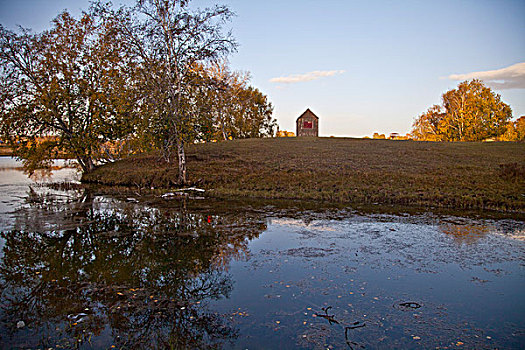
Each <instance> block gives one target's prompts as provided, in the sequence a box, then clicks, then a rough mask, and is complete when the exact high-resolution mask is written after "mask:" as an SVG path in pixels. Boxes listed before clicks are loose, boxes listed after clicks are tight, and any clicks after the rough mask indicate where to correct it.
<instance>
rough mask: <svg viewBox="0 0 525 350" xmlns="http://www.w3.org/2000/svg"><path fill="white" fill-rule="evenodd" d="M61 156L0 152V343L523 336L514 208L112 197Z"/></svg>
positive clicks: (314, 345) (144, 344)
mask: <svg viewBox="0 0 525 350" xmlns="http://www.w3.org/2000/svg"><path fill="white" fill-rule="evenodd" d="M61 166H62V164H60V163H57V168H56V169H55V171H54V172H53V175H51V176H47V177H46V176H40V177H39V178H37V179H30V178H27V176H26V175H25V174H24V173H23V172H21V171H20V169H19V164H18V163H16V162H14V161H12V160H8V159H4V158H0V186H1V188H2V192H1V194H0V198H1V200H0V202H1V207H0V210H1V213H2V214H1V216H2V217H1V222H0V225H1V226H0V227H1V237H0V245H1V246H2V248H1V261H0V292H1V296H0V306H1V309H0V348H15V349H16V348H23V349H31V348H46V349H47V348H63V349H71V348H79V349H107V348H117V349H137V348H139V349H140V348H143V349H151V348H161V349H163V348H176V349H186V348H187V349H194V348H200V349H207V348H224V349H391V348H398V349H428V348H438V349H445V348H448V349H451V348H455V349H459V348H463V349H494V348H499V349H502V348H506V349H520V348H524V347H525V298H524V297H523V295H524V291H525V270H524V266H525V265H524V263H525V222H523V221H522V220H518V219H516V218H514V219H513V218H509V217H507V218H495V217H493V218H487V217H485V218H483V217H481V218H480V217H479V216H478V217H476V216H469V217H464V216H459V215H457V214H454V215H453V214H446V213H431V212H425V211H414V210H408V209H399V208H379V207H378V208H376V209H373V210H369V209H366V210H365V209H355V208H348V207H322V206H319V205H317V204H316V203H307V202H283V201H281V202H275V201H274V202H268V201H267V202H261V201H243V200H230V201H219V200H212V199H203V198H199V197H197V198H185V199H180V198H175V197H161V196H154V195H145V194H141V193H138V192H137V193H134V194H130V193H129V192H128V193H126V194H119V193H118V191H117V190H116V193H114V194H112V195H111V196H109V195H101V194H97V193H96V192H93V191H89V190H86V189H83V188H81V187H80V186H74V185H68V184H67V183H68V182H71V181H73V183H74V182H75V181H76V180H78V174H77V173H76V171H75V170H74V169H72V168H62V167H61ZM41 175H45V174H41ZM50 183H54V184H53V185H49V184H50ZM46 184H48V185H46Z"/></svg>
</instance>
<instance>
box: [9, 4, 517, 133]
mask: <svg viewBox="0 0 525 350" xmlns="http://www.w3.org/2000/svg"><path fill="white" fill-rule="evenodd" d="M114 3H117V4H118V3H119V0H115V1H114ZM214 3H219V4H226V5H228V6H229V7H230V8H231V9H232V10H233V11H235V12H236V13H237V17H235V18H234V19H233V21H232V22H231V23H230V24H229V25H228V28H231V29H232V30H233V34H234V36H235V37H236V39H237V41H238V42H239V44H240V46H239V50H238V52H237V53H235V54H233V55H232V56H231V57H230V62H231V65H232V67H233V69H235V70H243V71H249V72H251V75H252V84H253V85H255V86H256V87H258V88H259V89H260V90H262V91H263V92H264V93H265V94H266V95H268V97H269V99H270V100H271V102H272V103H273V105H274V107H275V111H274V117H275V118H277V120H278V122H279V125H280V127H281V129H285V130H294V129H295V119H296V118H297V117H298V116H299V115H300V114H301V113H302V112H304V110H305V109H306V108H310V109H312V111H314V113H316V114H317V115H318V116H319V117H320V134H321V135H322V136H331V135H333V136H365V135H372V133H374V132H380V133H390V132H399V133H402V134H404V133H407V132H409V131H410V129H411V125H412V122H413V120H414V118H415V117H417V116H418V115H419V114H420V113H422V112H424V111H425V110H426V109H427V108H428V107H430V106H431V105H433V104H437V103H440V100H441V94H442V93H443V92H445V91H447V90H449V89H452V88H454V87H455V86H457V84H458V82H459V81H461V80H464V79H470V78H474V77H479V78H483V79H484V80H485V81H486V83H487V84H488V85H490V86H493V87H494V89H495V90H496V92H497V93H499V94H501V96H502V99H503V101H505V102H506V103H508V104H509V105H510V106H511V108H512V110H513V114H514V117H519V116H521V115H525V64H522V65H517V64H520V63H524V62H525V19H524V18H525V1H523V0H515V1H511V0H508V1H507V0H492V1H484V0H475V1H467V0H453V1H449V0H439V1H430V0H428V1H404V0H398V1H379V0H376V1H375V0H368V1H352V0H346V1H345V0H339V1H337V0H322V1H319V0H317V1H310V0H280V1H278V0H266V1H252V0H222V1H219V0H214V1H211V0H194V1H193V5H192V6H197V7H205V6H210V5H212V4H214ZM87 4H88V1H84V0H76V1H75V0H71V1H65V0H17V1H9V0H0V23H2V24H3V25H4V26H6V27H8V28H14V26H15V24H21V25H23V26H25V27H30V28H33V29H34V30H36V31H40V30H43V29H45V28H47V27H48V26H49V21H50V20H51V19H52V18H53V17H54V16H55V15H56V14H57V13H58V12H59V11H60V10H62V9H64V8H67V9H69V10H70V11H72V12H73V13H79V10H80V9H81V8H86V7H87ZM515 65H517V66H515ZM509 67H510V68H509ZM312 72H314V73H312ZM470 73H474V74H470Z"/></svg>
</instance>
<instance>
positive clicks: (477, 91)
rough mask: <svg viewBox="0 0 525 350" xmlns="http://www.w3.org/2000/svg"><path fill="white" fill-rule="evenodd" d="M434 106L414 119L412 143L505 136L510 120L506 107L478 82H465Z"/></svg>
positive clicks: (507, 106)
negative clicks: (415, 141) (413, 140)
mask: <svg viewBox="0 0 525 350" xmlns="http://www.w3.org/2000/svg"><path fill="white" fill-rule="evenodd" d="M442 100H443V104H442V106H439V105H436V106H433V107H432V108H430V109H429V110H428V111H427V112H425V113H423V114H422V115H420V116H419V117H418V118H416V120H415V122H414V125H413V131H412V134H413V135H414V138H415V139H419V140H431V141H482V140H485V139H488V138H492V137H494V138H495V137H498V136H500V135H502V134H503V133H505V130H506V125H507V122H508V121H509V119H510V118H511V117H512V110H511V108H510V106H509V105H507V104H506V103H504V102H503V101H501V96H500V95H498V94H496V93H495V92H493V91H492V90H491V89H490V88H488V87H486V86H485V85H483V83H482V82H481V81H480V80H475V79H474V80H471V81H464V82H462V83H460V84H459V85H458V87H457V88H456V89H452V90H450V91H447V92H445V93H444V94H443V95H442Z"/></svg>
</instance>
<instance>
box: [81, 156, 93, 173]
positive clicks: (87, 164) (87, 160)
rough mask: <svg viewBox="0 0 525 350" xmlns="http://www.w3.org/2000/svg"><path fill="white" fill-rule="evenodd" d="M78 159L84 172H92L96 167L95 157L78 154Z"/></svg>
mask: <svg viewBox="0 0 525 350" xmlns="http://www.w3.org/2000/svg"><path fill="white" fill-rule="evenodd" d="M77 161H78V164H80V167H81V168H82V172H83V173H86V174H87V173H90V172H92V171H93V170H95V168H96V167H95V164H94V163H93V159H91V157H89V156H78V157H77Z"/></svg>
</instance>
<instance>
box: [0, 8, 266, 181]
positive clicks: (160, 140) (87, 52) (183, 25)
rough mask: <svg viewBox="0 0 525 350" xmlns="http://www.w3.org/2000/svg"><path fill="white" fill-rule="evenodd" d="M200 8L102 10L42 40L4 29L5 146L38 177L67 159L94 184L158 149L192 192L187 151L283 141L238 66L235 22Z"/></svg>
mask: <svg viewBox="0 0 525 350" xmlns="http://www.w3.org/2000/svg"><path fill="white" fill-rule="evenodd" d="M189 2H190V1H188V0H138V1H137V2H136V4H135V5H134V6H132V7H128V6H122V7H119V8H113V7H112V5H110V4H109V3H105V2H102V1H98V2H95V3H93V4H92V5H91V7H90V8H89V9H88V10H86V11H85V12H83V13H82V15H81V16H80V17H79V18H74V17H73V16H72V15H71V14H70V13H69V12H67V11H64V12H62V13H60V14H59V15H58V16H57V17H56V18H55V19H54V20H53V21H52V26H51V28H50V29H49V30H46V31H44V32H42V33H36V34H35V33H32V32H31V31H30V30H28V29H25V28H19V30H18V31H17V32H14V31H11V30H8V29H6V28H4V27H3V26H0V75H1V78H2V79H0V118H1V129H0V135H1V137H2V139H4V140H5V141H7V142H8V143H9V144H10V145H11V147H12V148H13V150H14V154H15V155H16V156H17V157H18V158H20V159H22V160H23V161H24V165H25V167H26V169H28V170H29V171H31V170H33V169H36V168H37V167H41V166H45V165H46V164H49V162H50V161H51V160H52V159H54V158H56V156H57V155H58V154H64V153H66V154H69V155H71V156H72V157H74V158H75V159H76V160H77V161H78V163H79V165H80V167H81V168H82V170H83V171H84V172H90V171H92V170H94V169H95V167H96V166H97V165H98V164H101V163H104V162H106V161H110V160H113V159H114V158H115V156H119V155H121V154H126V153H130V152H137V151H149V150H153V149H157V150H160V154H161V156H162V158H163V159H164V160H165V161H167V162H173V163H176V164H178V167H179V182H180V183H181V184H183V183H185V182H186V156H185V145H186V144H188V143H194V142H203V141H211V140H220V139H233V138H248V137H263V136H270V135H273V133H274V128H275V127H276V121H275V119H273V118H272V112H273V106H272V104H271V103H270V102H269V101H268V98H267V97H266V96H265V95H264V94H263V93H262V92H261V91H259V90H258V89H257V88H254V87H252V86H250V84H249V80H250V76H249V74H248V73H243V72H235V71H232V70H231V69H230V68H229V67H228V64H227V61H226V58H227V56H228V55H229V54H231V53H233V52H234V51H235V50H236V48H237V43H236V42H235V40H234V38H233V37H232V35H231V33H230V32H227V31H225V25H226V24H227V23H228V22H229V21H230V20H231V18H232V16H233V15H234V13H233V12H232V11H231V10H230V9H229V8H228V7H226V6H214V7H211V8H205V9H192V8H190V6H189ZM43 136H46V137H47V138H45V141H44V142H42V141H39V140H42V137H43ZM108 145H109V146H108ZM123 145H124V146H123ZM115 149H117V150H118V151H119V152H115Z"/></svg>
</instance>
